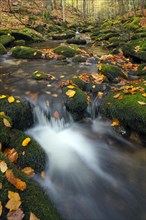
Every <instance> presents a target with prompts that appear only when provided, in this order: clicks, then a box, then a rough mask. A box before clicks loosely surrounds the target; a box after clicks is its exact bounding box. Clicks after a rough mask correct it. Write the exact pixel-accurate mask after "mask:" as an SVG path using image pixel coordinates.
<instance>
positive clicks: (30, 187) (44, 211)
mask: <svg viewBox="0 0 146 220" xmlns="http://www.w3.org/2000/svg"><path fill="white" fill-rule="evenodd" d="M0 161H2V162H3V163H4V162H5V163H6V164H7V167H8V171H9V173H10V172H11V173H13V175H14V178H18V179H19V180H20V181H22V182H23V185H26V188H25V189H24V190H20V189H18V188H16V187H15V186H14V185H12V184H11V183H10V181H9V180H8V179H7V177H6V172H8V171H6V172H4V173H2V172H1V170H0V183H1V189H0V202H1V205H2V214H1V216H0V218H1V219H3V220H4V219H7V215H8V212H9V209H7V208H6V204H7V202H8V201H9V198H8V192H10V191H11V192H12V193H18V194H19V196H20V201H21V203H20V206H18V207H19V208H20V209H21V210H22V212H23V214H24V217H23V220H28V219H30V215H31V213H33V214H34V215H35V216H36V217H37V218H38V219H40V220H42V219H43V220H48V219H50V220H59V219H61V217H60V215H59V214H58V213H57V211H56V208H55V206H54V205H53V204H52V203H51V201H50V199H49V197H48V195H47V194H46V192H45V191H44V190H43V189H42V188H41V187H40V186H39V185H38V183H36V182H34V181H33V180H32V179H31V178H30V177H28V176H26V175H25V174H24V173H22V172H21V171H20V170H18V169H17V168H16V166H15V165H14V164H13V163H11V162H10V161H9V160H8V159H7V158H6V157H5V156H4V155H3V153H2V152H0ZM15 202H16V201H13V205H14V203H15ZM13 207H14V206H13ZM12 210H13V209H12ZM13 219H15V217H14V218H13Z"/></svg>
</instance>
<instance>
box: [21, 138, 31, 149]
mask: <svg viewBox="0 0 146 220" xmlns="http://www.w3.org/2000/svg"><path fill="white" fill-rule="evenodd" d="M30 141H31V138H29V137H27V138H25V139H24V140H23V141H22V146H23V147H26V146H27V145H28V144H29V142H30Z"/></svg>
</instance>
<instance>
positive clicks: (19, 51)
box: [12, 46, 42, 59]
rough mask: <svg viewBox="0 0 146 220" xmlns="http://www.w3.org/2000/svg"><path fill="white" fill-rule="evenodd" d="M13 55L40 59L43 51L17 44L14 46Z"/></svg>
mask: <svg viewBox="0 0 146 220" xmlns="http://www.w3.org/2000/svg"><path fill="white" fill-rule="evenodd" d="M12 56H14V57H15V58H22V59H39V58H42V52H41V51H39V50H37V49H34V48H31V47H25V46H16V47H13V48H12Z"/></svg>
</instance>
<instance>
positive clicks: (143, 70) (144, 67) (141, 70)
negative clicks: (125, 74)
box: [136, 63, 146, 76]
mask: <svg viewBox="0 0 146 220" xmlns="http://www.w3.org/2000/svg"><path fill="white" fill-rule="evenodd" d="M136 75H139V76H141V75H146V63H143V64H140V65H139V67H138V69H137V71H136Z"/></svg>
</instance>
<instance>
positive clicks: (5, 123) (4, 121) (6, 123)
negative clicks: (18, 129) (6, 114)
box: [3, 118, 11, 128]
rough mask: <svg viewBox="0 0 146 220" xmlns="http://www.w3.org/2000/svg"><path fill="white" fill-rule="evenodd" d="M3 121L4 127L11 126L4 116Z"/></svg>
mask: <svg viewBox="0 0 146 220" xmlns="http://www.w3.org/2000/svg"><path fill="white" fill-rule="evenodd" d="M3 123H4V125H5V126H6V127H8V128H10V127H11V124H10V122H9V121H8V120H7V119H6V118H4V119H3Z"/></svg>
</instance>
